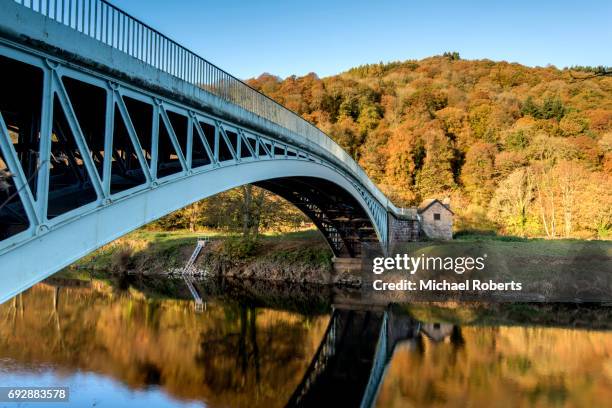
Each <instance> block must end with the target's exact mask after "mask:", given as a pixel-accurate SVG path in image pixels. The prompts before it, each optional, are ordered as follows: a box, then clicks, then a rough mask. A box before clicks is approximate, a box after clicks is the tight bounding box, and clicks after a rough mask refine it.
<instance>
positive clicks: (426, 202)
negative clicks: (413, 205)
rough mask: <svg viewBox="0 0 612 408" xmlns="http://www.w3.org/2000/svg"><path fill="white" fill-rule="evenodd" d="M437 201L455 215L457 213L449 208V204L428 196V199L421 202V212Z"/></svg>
mask: <svg viewBox="0 0 612 408" xmlns="http://www.w3.org/2000/svg"><path fill="white" fill-rule="evenodd" d="M436 202H438V203H440V205H441V206H442V207H444V208H446V210H447V211H448V212H450V213H451V214H453V215H455V213H454V212H453V211H452V210H451V209H450V208H449V206H448V205H446V204H444V203H443V202H442V201H440V200H438V199H437V198H428V199H426V200H423V202H422V203H421V204H419V207H418V211H419V213H422V212H425V211H426V210H427V209H428V208H429V207H431V206H432V205H434V204H435V203H436Z"/></svg>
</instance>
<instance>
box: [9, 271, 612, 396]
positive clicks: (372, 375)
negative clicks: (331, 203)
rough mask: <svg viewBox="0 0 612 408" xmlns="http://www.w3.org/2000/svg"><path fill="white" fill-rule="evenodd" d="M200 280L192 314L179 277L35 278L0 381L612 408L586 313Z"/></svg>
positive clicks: (20, 304) (601, 354) (134, 392)
mask: <svg viewBox="0 0 612 408" xmlns="http://www.w3.org/2000/svg"><path fill="white" fill-rule="evenodd" d="M197 286H198V290H199V291H200V293H201V294H202V299H203V304H202V305H201V307H200V308H198V310H196V308H195V307H194V302H193V301H192V300H191V299H190V297H189V296H190V295H189V292H188V290H187V289H186V288H185V285H184V283H183V282H182V281H181V280H180V279H170V278H164V279H145V278H142V277H128V278H120V279H118V280H117V279H91V280H87V279H85V280H72V279H59V278H55V279H49V280H47V281H45V282H43V283H40V284H38V285H36V286H34V287H32V288H31V289H29V290H28V291H26V292H24V293H23V294H21V295H19V296H17V297H15V298H14V299H12V300H10V301H8V302H6V303H4V304H2V305H0V384H1V385H2V386H64V387H69V392H70V400H69V403H67V404H66V406H71V407H113V408H117V407H123V406H130V407H136V406H146V407H148V408H151V407H192V406H193V407H202V406H206V407H282V406H286V405H287V404H290V405H302V406H313V405H316V406H324V405H327V406H330V405H334V406H359V405H360V404H364V405H371V406H376V407H409V406H418V407H421V406H451V407H464V406H491V404H493V405H495V406H508V407H515V406H568V407H594V406H606V404H608V405H611V404H612V403H611V402H610V401H612V331H610V330H609V329H606V327H605V326H606V325H607V324H609V321H605V322H603V323H602V322H597V321H596V319H593V318H591V317H589V318H587V319H581V317H580V316H583V312H581V311H580V310H579V309H577V311H576V309H572V308H570V309H569V311H561V312H559V311H557V312H554V310H553V312H551V313H552V315H550V316H548V317H546V316H545V317H543V318H542V317H538V318H535V319H534V318H530V316H531V315H532V314H533V313H532V312H533V310H532V309H530V308H529V307H525V308H523V309H521V308H520V307H519V306H520V305H519V306H517V307H515V308H514V309H512V310H513V311H514V313H510V314H508V313H505V312H504V313H505V316H506V317H507V319H502V318H498V319H497V320H496V319H489V320H490V321H489V322H487V321H482V319H480V320H479V318H478V313H479V312H478V310H479V309H475V308H470V307H462V306H461V305H450V306H449V307H445V308H441V307H439V306H436V305H427V304H421V305H417V306H415V305H402V304H399V305H398V304H393V305H390V306H386V305H381V304H376V305H371V304H367V303H365V304H364V303H360V301H359V298H360V296H359V291H358V290H352V291H350V290H346V291H343V290H337V289H332V288H329V287H323V286H321V287H318V286H304V285H292V286H287V285H278V284H276V285H272V284H269V283H265V282H228V281H220V280H214V281H202V282H198V283H197ZM447 306H448V305H447ZM553 309H554V307H553ZM609 309H610V308H607V311H606V312H605V313H604V312H602V313H603V314H604V316H605V317H604V319H609V317H608V316H609ZM504 310H505V309H504ZM549 312H550V310H549ZM500 313H502V312H500ZM555 313H557V314H563V315H564V316H563V319H565V320H563V319H561V320H563V322H562V323H558V322H556V318H555ZM571 313H575V314H576V316H575V318H574V319H573V320H571V321H570V323H567V316H568V314H571ZM589 313H590V314H589V316H598V315H601V313H599V312H597V311H595V312H592V311H590V312H589ZM593 313H594V314H593ZM534 320H536V321H537V322H534ZM602 325H603V328H602ZM572 326H579V327H572ZM493 402H495V403H493ZM2 404H4V405H2ZM0 406H7V407H13V406H15V404H14V403H0ZM20 406H32V407H40V406H44V404H41V403H22V404H21V405H20ZM51 406H62V404H51Z"/></svg>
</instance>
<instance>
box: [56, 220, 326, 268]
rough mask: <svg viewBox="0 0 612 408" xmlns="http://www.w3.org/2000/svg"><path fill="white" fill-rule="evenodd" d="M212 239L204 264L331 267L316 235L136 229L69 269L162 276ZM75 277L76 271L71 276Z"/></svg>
mask: <svg viewBox="0 0 612 408" xmlns="http://www.w3.org/2000/svg"><path fill="white" fill-rule="evenodd" d="M204 236H205V237H208V238H210V240H211V242H210V244H209V245H207V246H206V247H205V249H204V252H203V254H202V256H201V257H200V259H199V265H198V266H200V267H205V266H206V265H205V263H211V262H214V263H217V264H227V266H230V264H232V265H237V264H244V263H248V262H253V261H254V260H257V261H258V262H262V261H269V262H276V263H282V264H305V265H312V266H314V267H326V268H328V267H330V266H331V256H332V254H331V251H330V250H329V248H328V247H327V245H326V244H325V242H324V241H323V240H322V239H321V237H320V234H319V233H318V231H301V232H295V233H284V234H269V235H261V236H259V237H258V239H257V240H253V239H244V238H242V237H241V236H239V235H236V234H230V233H226V232H220V231H200V232H196V233H194V232H190V231H168V232H160V231H149V230H146V229H140V230H137V231H134V232H132V233H130V234H128V235H126V236H124V237H122V238H120V239H118V240H116V241H114V242H112V243H110V244H108V245H105V246H104V247H102V248H100V249H99V250H97V251H95V252H92V253H91V254H89V255H87V256H86V257H84V258H82V259H80V260H79V261H77V262H76V263H74V264H73V265H71V266H70V267H69V268H68V269H69V270H72V271H74V270H80V269H87V270H93V271H105V272H112V273H124V272H128V271H131V272H137V273H150V274H158V273H164V272H167V271H168V270H171V269H173V268H180V267H182V266H184V265H185V263H186V262H187V260H188V259H189V256H190V255H191V253H192V252H193V249H194V247H195V244H196V240H197V239H198V238H201V237H204ZM71 273H74V272H71Z"/></svg>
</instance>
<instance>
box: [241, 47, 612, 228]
mask: <svg viewBox="0 0 612 408" xmlns="http://www.w3.org/2000/svg"><path fill="white" fill-rule="evenodd" d="M607 73H608V70H607V69H605V68H604V69H602V68H589V67H576V68H573V69H564V70H559V69H557V68H555V67H544V68H541V67H536V68H530V67H526V66H522V65H519V64H511V63H507V62H493V61H489V60H472V61H467V60H462V59H460V58H459V55H458V54H457V53H445V55H443V56H436V57H431V58H426V59H423V60H420V61H405V62H392V63H387V64H382V63H381V64H373V65H363V66H360V67H356V68H353V69H350V70H349V71H347V72H344V73H341V74H339V75H335V76H331V77H327V78H319V77H317V75H316V74H314V73H312V74H309V75H306V76H303V77H295V76H292V77H289V78H286V79H284V80H283V79H280V78H278V77H275V76H273V75H270V74H263V75H261V76H260V77H258V78H255V79H251V80H249V81H248V83H249V84H250V85H251V86H253V87H254V88H256V89H258V90H260V91H261V92H263V93H265V94H266V95H269V96H270V97H272V98H273V99H275V100H276V101H278V102H279V103H281V104H283V105H285V106H286V107H288V108H289V109H291V110H293V111H295V112H297V113H298V114H300V115H301V116H302V117H304V118H305V119H306V120H308V121H310V122H311V123H313V124H315V125H316V126H318V127H319V128H321V129H322V130H323V131H324V132H326V133H327V134H329V135H330V136H331V137H332V138H334V139H335V140H336V141H337V142H338V143H339V144H340V145H341V146H342V147H343V148H344V149H346V151H347V152H349V153H350V154H351V155H352V156H353V157H354V158H355V160H356V161H357V162H358V163H359V164H360V165H361V166H362V167H363V168H364V169H365V171H366V172H367V174H368V175H369V176H370V177H371V178H372V179H373V180H374V182H375V183H377V184H378V186H379V187H380V188H381V190H382V191H383V192H385V193H386V194H387V195H388V196H389V197H390V198H391V199H392V200H393V201H394V202H395V204H397V205H399V206H409V205H414V204H417V203H418V202H420V201H421V200H422V199H425V198H429V197H440V198H442V197H445V196H449V197H451V200H452V207H453V210H454V211H455V213H456V215H457V222H456V225H455V227H456V229H457V230H478V231H482V230H493V231H496V232H498V233H502V234H512V235H520V236H544V237H548V238H556V237H576V238H604V239H605V238H609V237H610V234H611V229H612V225H611V224H612V204H611V203H612V77H611V76H609V75H608V74H607Z"/></svg>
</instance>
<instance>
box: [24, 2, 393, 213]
mask: <svg viewBox="0 0 612 408" xmlns="http://www.w3.org/2000/svg"><path fill="white" fill-rule="evenodd" d="M14 1H15V2H16V3H18V4H21V5H23V6H24V7H27V8H29V9H31V10H32V11H35V12H37V13H40V14H42V15H44V16H46V17H48V18H50V19H52V20H54V21H57V22H58V23H61V24H64V25H66V26H68V27H70V28H72V29H74V30H76V31H78V32H80V33H82V34H84V35H87V36H89V37H91V38H94V39H95V40H97V41H100V42H102V43H104V44H106V45H108V46H111V47H113V48H115V49H117V50H119V51H122V52H124V53H126V54H128V55H130V56H131V57H133V58H136V59H138V60H140V61H142V62H144V63H146V64H148V65H150V66H152V67H154V68H156V69H159V70H161V71H163V72H165V73H167V74H170V75H172V76H175V77H177V78H179V79H181V80H183V81H186V82H189V83H191V84H192V85H194V86H197V87H199V88H201V89H204V90H205V91H208V92H210V93H212V94H214V95H216V96H218V97H220V98H222V99H223V100H225V101H227V102H230V103H233V104H235V105H238V106H240V107H242V108H244V109H246V110H247V111H249V112H251V113H254V114H255V115H258V116H260V117H262V118H264V119H267V120H269V121H271V122H273V123H275V124H277V125H279V126H281V127H283V128H285V129H287V130H290V131H292V132H294V133H296V134H298V135H300V136H302V137H305V138H306V139H308V140H310V141H312V142H314V143H316V144H317V145H319V146H320V147H322V148H323V149H325V150H326V151H328V152H330V153H331V154H332V155H333V156H335V157H336V158H337V159H338V160H340V161H341V162H342V163H343V164H344V165H345V166H347V167H348V168H349V169H350V170H351V171H353V172H354V174H355V175H357V176H358V179H359V180H360V181H361V182H362V183H364V184H365V185H367V186H368V187H369V188H370V189H371V190H372V193H374V195H375V196H377V199H378V200H379V201H380V202H381V204H383V206H385V207H386V208H388V209H392V210H396V207H395V206H394V205H393V204H392V203H391V202H390V201H389V200H388V199H387V198H386V197H385V195H384V194H383V193H382V192H381V191H380V190H379V189H378V188H377V187H376V186H375V185H374V183H373V182H372V181H371V180H370V179H369V178H368V177H367V175H366V174H365V172H364V171H363V169H362V168H361V167H359V165H358V164H357V163H356V162H355V161H354V160H353V158H352V157H351V156H350V155H348V154H347V153H346V152H345V151H344V150H343V149H342V148H341V147H340V146H339V145H338V144H337V143H336V142H334V141H333V140H332V139H331V138H330V137H329V136H327V135H326V134H325V133H324V132H322V131H321V130H320V129H318V128H317V127H316V126H314V125H312V124H311V123H309V122H308V121H306V120H305V119H303V118H302V117H301V116H299V115H298V114H296V113H295V112H293V111H291V110H290V109H287V108H285V107H284V106H282V105H281V104H279V103H278V102H276V101H274V100H273V99H271V98H269V97H268V96H266V95H264V94H262V93H261V92H259V91H257V90H255V89H254V88H252V87H251V86H249V85H248V84H246V83H244V82H242V81H241V80H239V79H237V78H236V77H234V76H233V75H231V74H229V73H227V72H225V71H224V70H222V69H221V68H219V67H217V66H216V65H214V64H212V63H211V62H209V61H207V60H206V59H204V58H202V57H200V56H198V55H197V54H195V53H194V52H192V51H190V50H189V49H187V48H185V47H183V46H182V45H180V44H179V43H177V42H176V41H174V40H172V39H170V38H168V37H167V36H166V35H164V34H162V33H160V32H159V31H157V30H155V29H154V28H152V27H150V26H149V25H147V24H146V23H143V22H142V21H140V20H138V19H137V18H135V17H133V16H131V15H129V14H128V13H126V12H124V11H123V10H121V9H119V8H117V7H116V6H114V5H112V4H110V3H109V2H108V1H106V0H14Z"/></svg>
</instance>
